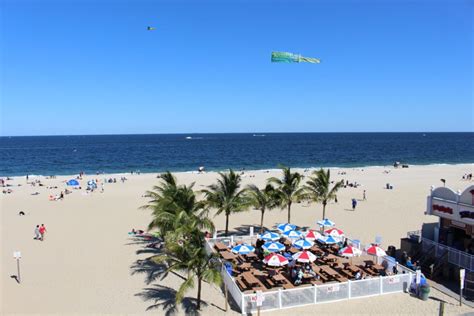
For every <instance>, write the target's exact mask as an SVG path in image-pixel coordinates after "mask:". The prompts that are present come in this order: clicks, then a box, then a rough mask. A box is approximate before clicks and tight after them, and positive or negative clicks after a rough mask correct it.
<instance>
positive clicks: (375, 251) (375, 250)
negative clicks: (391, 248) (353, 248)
mask: <svg viewBox="0 0 474 316" xmlns="http://www.w3.org/2000/svg"><path fill="white" fill-rule="evenodd" d="M365 252H367V254H369V255H372V256H377V257H383V256H386V255H387V253H386V252H385V250H383V249H382V248H380V247H379V246H377V245H371V246H370V247H367V248H365Z"/></svg>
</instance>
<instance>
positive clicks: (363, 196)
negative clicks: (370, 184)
mask: <svg viewBox="0 0 474 316" xmlns="http://www.w3.org/2000/svg"><path fill="white" fill-rule="evenodd" d="M362 199H363V200H364V201H367V196H366V195H365V190H364V193H363V194H362Z"/></svg>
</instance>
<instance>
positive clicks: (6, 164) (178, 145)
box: [0, 133, 474, 176]
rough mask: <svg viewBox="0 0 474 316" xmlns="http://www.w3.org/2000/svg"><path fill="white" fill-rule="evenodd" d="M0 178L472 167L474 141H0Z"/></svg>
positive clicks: (446, 136) (297, 137) (394, 136)
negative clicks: (201, 168)
mask: <svg viewBox="0 0 474 316" xmlns="http://www.w3.org/2000/svg"><path fill="white" fill-rule="evenodd" d="M0 157H1V158H0V176H23V175H26V174H30V175H72V174H77V173H79V172H80V171H84V172H86V173H96V172H104V173H122V172H130V171H137V170H140V171H141V172H160V171H165V170H170V171H195V170H197V169H198V167H199V166H204V167H205V168H206V170H225V169H228V168H233V169H236V170H240V169H243V168H245V169H247V170H250V169H252V170H253V169H274V168H278V166H279V165H280V164H283V165H287V166H291V167H302V168H307V167H362V166H386V165H392V164H393V163H394V162H395V161H400V162H402V163H407V164H416V165H427V164H457V163H473V162H474V133H259V134H160V135H97V136H32V137H0Z"/></svg>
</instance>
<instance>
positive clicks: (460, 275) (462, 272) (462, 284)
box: [459, 269, 466, 289]
mask: <svg viewBox="0 0 474 316" xmlns="http://www.w3.org/2000/svg"><path fill="white" fill-rule="evenodd" d="M465 277H466V270H465V269H461V270H459V280H460V281H461V289H464V278H465Z"/></svg>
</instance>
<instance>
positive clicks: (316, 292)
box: [314, 284, 318, 304]
mask: <svg viewBox="0 0 474 316" xmlns="http://www.w3.org/2000/svg"><path fill="white" fill-rule="evenodd" d="M317 296H318V286H317V285H316V284H315V285H314V304H317V303H318V298H317Z"/></svg>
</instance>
